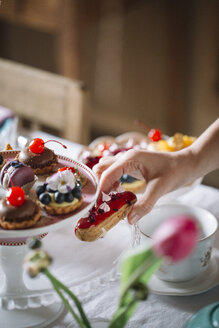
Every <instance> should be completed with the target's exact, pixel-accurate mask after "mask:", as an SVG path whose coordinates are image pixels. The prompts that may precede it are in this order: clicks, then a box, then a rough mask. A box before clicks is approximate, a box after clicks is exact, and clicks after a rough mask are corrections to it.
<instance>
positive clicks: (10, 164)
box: [0, 138, 137, 328]
mask: <svg viewBox="0 0 219 328" xmlns="http://www.w3.org/2000/svg"><path fill="white" fill-rule="evenodd" d="M44 144H45V142H44V141H43V140H42V139H40V140H39V139H38V138H37V139H34V141H33V148H30V146H31V144H30V145H29V146H27V147H26V148H25V149H23V150H21V151H16V150H7V151H2V152H0V159H2V166H1V171H0V183H1V187H0V279H1V281H2V284H1V288H0V304H1V306H0V316H1V327H3V328H6V327H7V328H12V327H13V328H14V327H15V326H16V327H17V328H21V327H22V328H24V327H29V328H31V327H35V328H36V327H46V326H47V325H48V324H50V323H51V322H52V321H54V320H56V318H57V317H58V316H59V315H60V314H61V313H62V311H63V307H62V305H61V304H60V302H58V301H59V299H58V297H57V296H56V293H55V292H54V290H53V288H52V287H51V285H50V283H49V281H48V280H47V279H46V278H45V277H44V276H43V275H39V277H37V278H35V279H31V278H30V277H29V276H28V275H27V274H26V273H25V272H23V260H24V256H25V254H26V253H27V251H28V249H27V246H26V241H27V239H28V238H29V237H33V236H36V237H39V238H43V247H45V249H46V250H47V251H48V252H49V253H50V254H51V256H52V257H53V258H54V263H53V265H52V268H51V270H52V272H53V274H54V275H55V276H56V277H57V278H60V279H61V280H62V282H63V283H64V284H66V285H67V286H68V287H70V288H72V289H73V291H74V292H75V293H76V294H80V298H82V297H90V296H91V293H92V295H93V294H94V292H95V291H96V290H97V289H98V287H99V288H100V287H101V286H103V285H105V284H108V283H109V282H110V281H113V280H115V279H117V278H118V271H117V265H116V264H117V263H118V259H119V257H120V256H121V254H122V253H123V252H124V251H125V250H127V248H128V247H131V240H132V238H131V234H132V233H133V232H132V229H130V227H129V226H128V225H127V224H126V223H125V222H124V220H122V219H124V217H125V216H126V215H127V212H128V211H129V210H130V209H131V206H132V204H133V203H134V202H135V201H136V199H137V198H136V196H135V195H134V194H133V193H131V192H129V191H125V192H120V193H117V192H115V193H112V194H109V195H106V194H104V193H103V194H102V197H100V198H99V199H98V200H97V197H98V194H99V187H98V181H97V178H96V176H95V174H94V173H93V172H92V170H91V169H90V168H89V167H87V166H86V165H85V164H83V163H81V162H79V161H77V160H73V159H70V158H68V157H67V156H60V155H56V154H55V153H54V151H51V150H50V149H49V148H46V147H44ZM42 145H43V146H42ZM41 147H42V149H43V150H42V149H39V148H41ZM66 153H67V151H66ZM115 225H117V227H116V229H112V228H113V227H114V226H115ZM111 229H112V231H109V233H107V235H106V236H104V238H100V237H101V236H103V235H105V233H106V232H107V231H108V230H111ZM77 237H78V238H77ZM94 240H95V243H90V242H89V243H87V242H84V241H94Z"/></svg>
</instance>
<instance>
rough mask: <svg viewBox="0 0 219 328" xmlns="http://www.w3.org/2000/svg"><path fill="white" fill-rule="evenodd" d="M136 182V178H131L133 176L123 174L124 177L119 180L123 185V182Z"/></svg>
mask: <svg viewBox="0 0 219 328" xmlns="http://www.w3.org/2000/svg"><path fill="white" fill-rule="evenodd" d="M136 180H137V179H136V178H134V177H131V176H130V175H128V174H123V176H122V177H121V178H120V179H119V181H120V182H121V183H123V182H128V183H132V182H134V181H136Z"/></svg>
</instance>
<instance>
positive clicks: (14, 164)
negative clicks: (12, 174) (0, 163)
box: [11, 161, 24, 168]
mask: <svg viewBox="0 0 219 328" xmlns="http://www.w3.org/2000/svg"><path fill="white" fill-rule="evenodd" d="M11 166H13V167H15V168H18V167H21V166H24V164H23V163H21V162H19V161H12V162H11Z"/></svg>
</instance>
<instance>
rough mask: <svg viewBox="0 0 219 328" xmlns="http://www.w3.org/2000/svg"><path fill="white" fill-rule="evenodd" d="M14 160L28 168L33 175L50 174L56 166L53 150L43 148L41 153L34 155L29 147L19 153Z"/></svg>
mask: <svg viewBox="0 0 219 328" xmlns="http://www.w3.org/2000/svg"><path fill="white" fill-rule="evenodd" d="M16 159H17V160H18V161H20V162H21V163H23V164H25V165H28V166H30V167H31V168H32V169H33V171H34V173H35V174H46V173H49V172H52V171H53V169H54V167H55V166H56V164H57V156H56V154H55V153H54V151H53V150H51V149H49V148H47V147H45V148H44V151H43V152H42V153H34V152H32V151H31V150H30V149H29V147H26V148H24V149H22V150H21V151H20V153H19V154H18V155H17V157H16Z"/></svg>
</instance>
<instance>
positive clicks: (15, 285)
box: [0, 151, 99, 328]
mask: <svg viewBox="0 0 219 328" xmlns="http://www.w3.org/2000/svg"><path fill="white" fill-rule="evenodd" d="M17 154H18V151H5V152H1V155H2V156H3V157H4V159H5V160H7V161H9V160H13V159H14V158H15V157H16V155H17ZM76 165H77V166H78V168H79V172H80V174H83V175H84V176H85V177H86V178H87V183H86V185H85V187H84V188H83V191H82V195H83V203H82V205H81V207H80V208H79V209H78V210H76V211H75V212H74V213H73V214H71V215H66V216H59V217H52V216H47V215H45V214H43V213H42V218H41V220H40V221H39V223H38V224H37V225H35V226H34V228H30V229H23V230H4V229H0V279H1V282H2V283H1V287H0V318H1V328H12V327H13V328H15V327H16V328H21V327H22V328H25V327H28V328H33V327H35V328H36V327H40V328H43V327H46V326H47V325H48V324H50V323H51V322H53V321H54V320H56V319H57V317H58V316H59V315H60V314H61V312H62V310H63V306H62V305H61V304H60V302H57V298H56V297H55V296H54V293H53V290H52V288H51V285H50V284H49V283H48V282H47V281H44V279H42V278H41V277H40V278H39V279H38V278H36V280H35V281H34V280H31V281H30V279H29V278H28V277H27V276H25V273H24V272H23V259H24V255H25V254H26V252H27V247H26V245H25V243H26V240H27V238H29V237H32V236H38V237H40V238H43V237H45V236H46V238H45V245H46V247H48V251H49V252H51V255H52V256H54V258H59V256H61V259H60V262H59V260H58V261H57V262H58V263H57V265H56V266H54V269H55V270H54V274H57V277H58V278H59V279H62V278H63V275H62V270H68V269H70V268H68V267H67V268H66V266H64V268H61V267H59V265H61V264H65V262H66V260H67V262H68V261H71V259H69V258H65V254H66V250H65V247H67V248H68V249H70V247H73V248H72V249H71V251H70V253H73V252H74V246H75V245H74V244H73V245H72V244H70V245H68V244H67V240H68V238H67V235H65V232H67V233H71V236H70V239H72V240H76V238H75V237H74V224H75V223H76V221H77V220H78V219H79V218H80V217H82V216H84V215H85V214H86V213H87V212H88V210H89V209H90V208H91V207H92V206H93V204H94V203H95V201H96V199H97V196H98V193H99V187H98V181H97V178H96V176H95V175H94V173H93V172H92V171H91V170H90V169H89V168H88V167H86V166H85V165H84V164H82V163H80V162H77V161H75V160H72V159H70V158H68V157H65V156H58V164H57V169H58V168H59V167H62V166H76ZM44 179H45V177H44ZM3 195H4V191H3V190H0V196H1V197H3ZM66 227H67V228H66ZM56 231H57V233H55V232H56ZM47 234H48V236H47ZM56 246H57V250H56V252H55V253H54V252H53V250H55V249H56ZM76 252H78V251H76ZM68 256H70V254H68ZM66 273H67V271H66ZM67 276H69V277H68V278H67ZM70 276H71V272H70V271H69V274H66V277H65V279H64V283H68V285H69V286H70V285H71V282H72V281H71V279H70ZM32 282H34V283H33V284H32ZM76 282H80V281H76V280H75V281H74V283H76Z"/></svg>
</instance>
